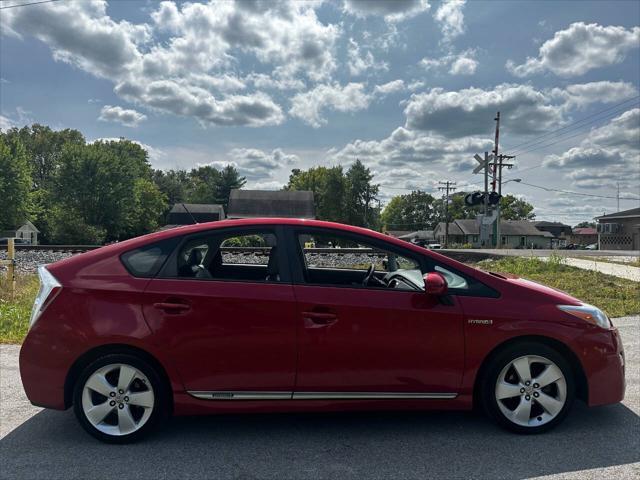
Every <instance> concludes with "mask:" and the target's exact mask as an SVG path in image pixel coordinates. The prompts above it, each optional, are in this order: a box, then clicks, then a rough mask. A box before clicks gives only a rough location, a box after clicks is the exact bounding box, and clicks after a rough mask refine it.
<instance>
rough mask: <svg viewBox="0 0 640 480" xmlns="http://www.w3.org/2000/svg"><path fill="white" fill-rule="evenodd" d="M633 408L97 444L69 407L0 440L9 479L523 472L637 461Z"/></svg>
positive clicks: (281, 422) (184, 433) (203, 423)
mask: <svg viewBox="0 0 640 480" xmlns="http://www.w3.org/2000/svg"><path fill="white" fill-rule="evenodd" d="M638 432H640V417H638V415H636V414H635V413H634V412H633V411H632V410H630V409H629V408H627V407H626V406H624V405H622V404H617V405H612V406H608V407H600V408H595V409H588V408H586V407H585V406H584V405H582V404H581V403H577V404H576V405H575V408H574V409H573V411H572V412H571V414H570V415H569V417H568V418H567V419H566V421H565V422H564V423H563V424H562V425H560V426H559V427H558V428H556V429H555V430H553V431H552V432H549V433H547V434H543V435H529V436H522V435H515V434H511V433H508V432H505V431H503V430H501V429H499V428H498V427H496V426H494V424H493V423H491V422H490V421H489V420H487V419H486V418H484V417H483V416H482V415H479V414H476V413H473V412H437V413H434V412H419V413H416V412H394V413H388V412H386V413H355V414H354V413H330V414H329V413H326V414H324V413H320V414H250V415H224V416H209V417H184V418H176V419H173V420H171V421H170V422H169V423H168V424H167V425H166V426H165V427H164V428H162V429H160V430H158V431H156V432H154V433H153V434H152V435H151V436H149V437H147V439H145V440H143V441H142V442H139V443H136V444H132V445H127V446H119V445H106V444H102V443H100V442H98V441H97V440H94V439H93V438H92V437H90V436H88V435H87V434H86V433H85V432H84V431H83V430H82V429H81V428H80V426H79V425H78V424H77V423H76V421H75V418H74V417H73V414H72V412H71V411H67V412H55V411H48V410H45V411H42V412H40V413H38V414H37V415H35V416H34V417H32V418H31V419H30V420H28V421H26V422H25V423H23V424H22V425H21V426H19V427H18V428H16V429H15V430H14V431H12V432H11V433H10V434H8V435H7V436H6V437H5V438H4V439H2V440H0V452H1V453H2V455H1V457H2V462H1V464H0V476H1V477H2V478H3V479H9V478H51V479H53V478H64V479H71V478H116V477H119V478H130V477H136V478H152V479H162V478H203V477H209V478H278V479H281V478H322V479H324V478H349V477H351V478H434V477H435V478H496V479H497V478H526V477H532V476H541V475H550V474H554V473H566V472H573V471H577V470H585V469H593V468H599V467H610V466H617V465H624V464H629V463H633V462H638V461H640V436H639V435H638Z"/></svg>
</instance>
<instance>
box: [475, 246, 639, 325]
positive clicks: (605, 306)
mask: <svg viewBox="0 0 640 480" xmlns="http://www.w3.org/2000/svg"><path fill="white" fill-rule="evenodd" d="M476 266H477V267H478V268H481V269H482V270H485V271H489V270H490V271H494V272H505V273H512V274H514V275H517V276H519V277H523V278H526V279H528V280H533V281H534V282H538V283H542V284H544V285H547V286H549V287H553V288H557V289H558V290H562V291H564V292H567V293H568V294H569V295H572V296H574V297H576V298H578V299H580V300H582V301H584V302H587V303H590V304H592V305H595V306H596V307H598V308H600V309H602V310H604V311H605V312H607V314H608V315H609V316H610V317H622V316H625V315H637V314H638V313H640V283H638V282H634V281H632V280H627V279H624V278H619V277H614V276H612V275H605V274H604V273H600V272H596V271H593V270H583V269H580V268H576V267H571V266H569V265H566V264H565V261H564V259H563V258H562V257H560V256H557V255H555V256H552V257H551V258H550V259H549V260H548V261H544V260H540V259H539V258H536V257H505V258H501V259H499V260H484V261H482V262H480V263H478V264H477V265H476Z"/></svg>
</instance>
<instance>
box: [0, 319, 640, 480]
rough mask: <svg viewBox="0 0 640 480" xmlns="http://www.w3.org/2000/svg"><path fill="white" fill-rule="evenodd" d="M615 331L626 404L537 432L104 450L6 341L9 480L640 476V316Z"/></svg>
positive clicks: (364, 430)
mask: <svg viewBox="0 0 640 480" xmlns="http://www.w3.org/2000/svg"><path fill="white" fill-rule="evenodd" d="M615 324H616V325H617V326H618V327H619V328H620V330H621V332H622V335H623V338H624V342H625V348H626V353H627V359H628V370H627V381H628V383H629V385H628V388H627V397H626V399H625V401H624V403H623V404H619V405H613V406H608V407H601V408H596V409H587V408H586V407H584V406H583V405H582V404H580V403H578V404H576V408H575V409H574V411H573V412H572V413H571V414H570V416H569V417H568V418H567V420H566V421H565V422H564V423H563V424H562V425H561V426H560V427H558V428H557V429H556V430H554V431H553V432H550V433H548V434H545V435H538V436H519V435H513V434H510V433H506V432H504V431H502V430H500V429H498V428H497V427H495V426H494V425H493V424H492V423H491V422H489V421H488V420H486V419H485V418H484V417H483V416H481V415H478V414H475V413H454V412H449V413H408V412H404V413H403V412H399V413H363V414H305V415H301V414H296V415H280V414H279V415H244V416H240V415H230V416H221V417H204V418H180V419H174V420H173V421H172V422H171V423H170V424H169V425H168V426H167V427H166V428H164V429H162V430H160V431H159V432H157V433H156V434H155V435H153V436H151V437H150V438H148V439H147V440H146V441H144V442H142V443H138V444H135V445H129V446H110V445H104V444H101V443H99V442H97V441H95V440H93V439H92V438H91V437H89V436H88V435H86V434H85V433H84V432H83V431H82V430H81V428H80V427H79V426H78V425H77V424H76V422H75V419H74V417H73V414H72V413H71V412H69V411H68V412H56V411H48V410H39V409H36V408H33V407H31V406H30V405H28V403H27V401H26V399H25V398H24V394H23V393H22V388H21V385H20V380H19V376H18V374H17V359H16V354H17V347H14V346H10V347H7V346H4V347H2V348H0V353H1V354H2V356H1V357H0V360H1V368H0V393H1V395H2V396H1V397H0V407H1V408H0V426H1V427H2V429H1V430H0V435H2V436H4V438H2V440H0V478H2V479H3V480H4V479H12V478H25V479H26V478H28V479H33V478H46V479H56V478H60V479H65V480H67V479H75V478H78V479H85V478H92V479H100V478H130V477H135V478H139V479H147V478H149V479H153V480H160V479H165V478H205V477H206V478H234V479H261V478H278V479H283V478H313V479H324V478H340V479H343V478H394V479H404V478H407V479H409V478H420V479H424V478H443V479H445V478H446V479H450V478H482V479H489V478H491V479H498V478H514V479H521V478H532V477H537V476H549V478H567V479H569V478H571V479H574V478H580V479H600V478H624V479H627V478H639V477H640V416H639V415H640V317H626V318H623V319H617V320H615ZM545 478H546V477H545Z"/></svg>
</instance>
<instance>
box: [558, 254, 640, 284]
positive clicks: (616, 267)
mask: <svg viewBox="0 0 640 480" xmlns="http://www.w3.org/2000/svg"><path fill="white" fill-rule="evenodd" d="M565 262H566V263H567V265H571V266H572V267H578V268H582V269H583V270H595V271H597V272H600V273H605V274H607V275H614V276H616V277H620V278H626V279H628V280H633V281H635V282H640V268H639V267H633V266H631V265H620V264H618V263H608V262H597V261H594V260H589V259H588V258H566V259H565Z"/></svg>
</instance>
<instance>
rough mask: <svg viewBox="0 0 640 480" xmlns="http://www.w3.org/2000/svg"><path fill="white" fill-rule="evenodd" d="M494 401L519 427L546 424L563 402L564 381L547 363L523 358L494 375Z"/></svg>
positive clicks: (551, 365)
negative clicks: (495, 377) (496, 375)
mask: <svg viewBox="0 0 640 480" xmlns="http://www.w3.org/2000/svg"><path fill="white" fill-rule="evenodd" d="M495 397H496V401H497V403H498V407H499V408H500V411H501V412H502V414H503V415H504V416H505V417H506V418H507V419H508V420H510V421H511V422H513V423H514V424H516V425H520V426H523V427H537V426H540V425H544V424H546V423H549V422H550V421H552V420H553V419H554V418H556V417H557V416H558V414H560V412H561V411H562V408H563V407H564V405H565V403H566V401H567V381H566V379H565V376H564V374H563V373H562V370H561V369H560V368H559V367H558V366H557V365H556V364H555V363H554V362H552V361H551V360H549V359H547V358H544V357H541V356H538V355H526V356H522V357H518V358H516V359H514V360H512V361H511V362H509V363H508V364H507V365H506V366H505V367H504V368H503V369H502V371H501V372H500V374H499V375H498V379H497V381H496V386H495Z"/></svg>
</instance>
